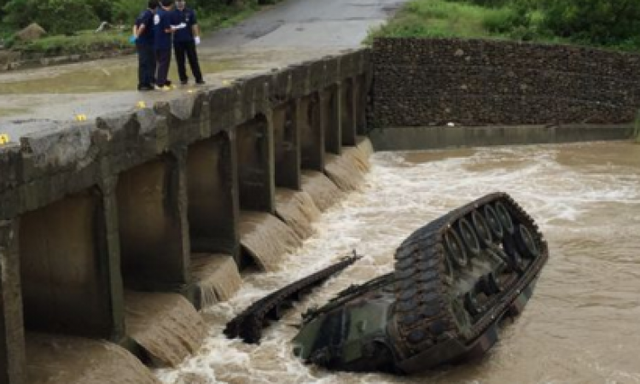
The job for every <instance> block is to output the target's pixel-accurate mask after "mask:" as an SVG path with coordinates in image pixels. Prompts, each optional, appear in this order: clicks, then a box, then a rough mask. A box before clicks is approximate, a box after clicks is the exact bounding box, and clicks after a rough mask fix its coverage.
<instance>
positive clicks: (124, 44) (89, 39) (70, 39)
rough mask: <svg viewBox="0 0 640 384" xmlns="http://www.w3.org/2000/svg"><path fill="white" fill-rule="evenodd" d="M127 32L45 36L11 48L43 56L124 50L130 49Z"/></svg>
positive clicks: (18, 43) (83, 32)
mask: <svg viewBox="0 0 640 384" xmlns="http://www.w3.org/2000/svg"><path fill="white" fill-rule="evenodd" d="M128 32H129V31H128V30H127V31H109V32H105V33H94V32H93V31H82V32H79V33H78V34H77V35H74V36H64V35H59V36H47V37H43V38H42V39H38V40H34V41H31V42H28V43H20V42H16V43H15V44H14V46H13V47H12V48H13V49H15V50H20V51H23V52H25V53H41V54H44V55H45V56H57V55H70V54H79V53H86V52H92V51H100V50H117V49H126V48H132V46H131V45H130V44H129V42H128V36H129V33H128Z"/></svg>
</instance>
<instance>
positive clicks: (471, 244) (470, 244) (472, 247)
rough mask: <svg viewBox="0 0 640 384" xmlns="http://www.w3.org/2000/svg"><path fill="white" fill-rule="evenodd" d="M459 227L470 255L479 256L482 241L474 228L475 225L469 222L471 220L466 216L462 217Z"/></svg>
mask: <svg viewBox="0 0 640 384" xmlns="http://www.w3.org/2000/svg"><path fill="white" fill-rule="evenodd" d="M458 228H459V230H460V235H461V237H462V240H463V241H464V244H465V245H466V246H467V251H468V252H469V256H478V255H479V254H480V242H479V241H478V236H477V235H476V232H475V231H474V230H473V227H472V226H471V224H469V221H468V220H467V219H464V218H462V219H460V221H458Z"/></svg>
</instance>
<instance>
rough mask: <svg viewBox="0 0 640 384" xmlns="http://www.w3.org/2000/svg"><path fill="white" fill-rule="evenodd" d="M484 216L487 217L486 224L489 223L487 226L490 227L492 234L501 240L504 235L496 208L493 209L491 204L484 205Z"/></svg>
mask: <svg viewBox="0 0 640 384" xmlns="http://www.w3.org/2000/svg"><path fill="white" fill-rule="evenodd" d="M484 217H485V219H487V224H488V225H489V228H491V233H493V236H495V237H496V239H498V240H501V239H502V237H503V236H504V229H503V228H502V224H501V223H500V219H499V218H498V214H497V213H496V210H495V209H493V207H492V206H491V204H487V205H485V206H484Z"/></svg>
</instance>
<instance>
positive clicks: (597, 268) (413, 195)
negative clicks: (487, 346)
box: [157, 143, 640, 384]
mask: <svg viewBox="0 0 640 384" xmlns="http://www.w3.org/2000/svg"><path fill="white" fill-rule="evenodd" d="M371 160H372V161H371V162H372V169H371V172H370V174H369V175H367V176H366V178H365V184H364V187H363V188H362V189H361V191H358V192H355V193H352V194H350V195H349V196H348V197H347V198H346V199H345V200H344V201H343V202H342V204H341V208H340V209H332V210H329V211H328V213H326V214H325V215H323V216H322V217H321V218H320V219H319V220H318V221H317V222H316V224H315V229H316V233H315V234H314V235H313V236H312V237H311V238H310V239H308V240H307V241H306V242H305V245H304V247H302V248H300V249H299V250H297V251H295V252H293V253H292V254H290V255H287V256H285V257H284V258H283V262H282V268H280V269H279V270H276V271H273V272H268V273H260V274H248V275H246V276H245V278H244V282H243V286H242V288H241V290H240V291H239V292H238V293H237V294H236V295H235V296H234V297H233V298H232V299H231V300H230V301H229V302H227V303H222V304H218V305H215V306H213V307H212V308H210V309H208V310H206V312H205V314H204V315H205V318H206V321H207V325H208V327H209V331H210V336H209V337H207V338H206V339H205V342H204V345H203V347H202V348H201V349H200V350H199V352H198V353H196V355H194V356H193V357H191V358H189V359H187V360H186V361H185V362H184V363H183V364H181V365H180V367H179V368H178V369H174V370H170V369H165V370H159V371H157V374H158V377H159V378H160V379H161V380H162V381H163V382H164V383H182V384H186V383H198V384H204V383H207V384H210V383H222V382H232V383H292V384H293V383H306V382H321V383H424V382H429V383H442V384H444V383H454V384H457V383H460V384H462V383H483V384H485V383H522V384H529V383H576V384H578V383H639V382H640V364H638V355H640V323H639V322H638V318H640V294H639V293H640V256H639V255H638V249H640V236H638V228H640V146H635V145H633V144H629V143H589V144H572V145H549V146H523V147H494V148H481V149H456V150H442V151H429V152H412V153H377V154H375V155H374V156H373V157H372V159H371ZM497 190H502V191H505V192H508V193H510V194H511V195H512V196H513V197H514V198H515V199H516V200H517V201H518V202H519V203H521V205H522V206H523V207H524V208H525V209H526V210H527V211H529V212H530V213H531V214H532V216H533V217H534V219H535V220H536V221H537V222H538V224H540V226H541V230H542V232H543V233H544V234H545V235H546V237H547V239H548V241H549V248H550V255H551V258H550V262H549V264H548V265H547V267H546V268H545V269H544V270H543V273H542V276H541V278H540V280H539V282H538V284H537V288H536V291H535V293H534V296H533V298H532V300H531V301H530V303H529V304H528V306H527V307H526V308H525V310H524V313H523V314H522V315H521V317H520V318H518V319H517V320H516V322H515V323H514V324H511V325H510V326H508V327H507V328H506V330H505V332H503V333H502V339H501V341H500V342H499V343H498V345H496V347H495V348H494V349H493V350H492V351H491V353H490V354H489V355H488V356H486V357H485V358H483V359H481V360H479V361H477V362H474V363H471V364H467V365H463V366H459V367H449V368H443V369H442V370H438V371H435V372H429V373H425V374H423V375H421V376H414V377H394V376H389V375H381V374H353V373H341V372H330V371H327V370H324V369H319V368H316V367H313V366H305V365H304V364H302V363H301V362H300V361H298V360H297V359H296V358H295V357H293V355H292V353H291V344H290V340H291V339H292V338H293V336H294V335H295V334H296V328H295V326H294V325H296V324H298V323H299V320H300V314H301V313H302V312H304V311H305V310H306V308H308V307H309V306H311V305H321V304H323V303H325V302H326V301H327V300H328V299H329V298H331V297H332V296H333V295H334V294H335V293H336V292H338V291H340V290H342V289H344V288H346V287H348V286H349V285H351V284H353V283H358V282H364V281H367V280H369V279H371V278H373V277H375V276H378V275H380V274H382V273H385V272H388V271H391V270H392V269H393V252H394V250H395V248H396V247H397V245H398V244H399V243H400V242H401V241H402V240H403V239H404V238H406V237H407V236H408V235H409V234H410V233H411V232H412V231H413V230H415V229H416V228H417V227H419V226H421V225H423V224H425V223H426V222H428V221H431V220H433V219H435V218H437V217H439V216H440V215H442V214H444V213H446V212H447V211H449V210H451V209H453V208H455V207H457V206H459V205H461V204H464V203H466V202H468V201H470V200H472V199H474V198H476V197H478V196H480V195H483V194H486V193H489V192H494V191H497ZM353 248H357V249H358V251H359V252H360V253H361V254H363V255H365V257H364V258H363V259H362V260H360V261H359V262H358V263H356V264H355V265H354V266H352V267H351V268H349V269H347V270H346V271H344V272H343V273H342V274H340V275H339V276H338V277H336V278H333V279H332V280H330V281H329V282H328V283H327V284H325V285H323V286H322V287H320V288H318V289H316V290H315V291H314V292H313V293H312V295H310V296H309V297H308V298H307V299H305V300H304V301H303V302H300V303H298V304H296V306H295V308H294V309H293V310H292V311H291V312H290V313H288V314H287V315H286V317H285V318H284V319H283V320H282V321H280V322H279V323H277V324H274V325H272V326H271V327H269V328H267V330H266V331H265V332H264V336H263V340H262V342H261V344H260V345H246V344H244V343H242V342H241V341H239V340H227V339H226V338H225V337H224V336H223V335H222V329H223V328H224V324H225V323H226V321H228V320H230V319H231V318H232V317H233V316H234V315H235V314H237V313H239V312H241V311H242V310H243V309H244V308H246V307H247V306H249V305H250V304H251V303H252V302H253V301H255V300H256V299H259V298H260V297H262V296H263V295H265V294H267V293H269V292H271V291H272V290H274V289H277V288H280V287H282V286H283V285H285V284H287V283H288V282H291V281H294V280H296V279H298V278H300V277H302V276H304V275H306V274H309V273H311V272H313V271H315V270H318V269H319V268H321V267H323V266H326V265H328V264H330V263H332V262H334V261H336V260H337V258H339V257H340V256H342V255H344V254H346V253H349V252H350V251H351V249H353Z"/></svg>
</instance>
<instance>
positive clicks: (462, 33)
mask: <svg viewBox="0 0 640 384" xmlns="http://www.w3.org/2000/svg"><path fill="white" fill-rule="evenodd" d="M498 12H500V11H499V10H494V9H488V8H483V7H479V6H475V5H471V4H465V3H453V2H447V1H444V0H427V1H424V0H418V1H411V2H409V3H407V4H406V5H405V6H404V7H403V8H402V9H401V10H400V11H398V13H397V14H396V16H395V17H394V18H393V19H391V20H390V21H389V22H388V23H386V24H384V25H383V26H381V27H380V28H378V29H375V30H373V31H371V33H370V34H369V38H368V41H369V42H370V41H372V39H373V38H375V37H489V36H490V33H489V31H488V29H487V28H486V27H485V25H484V20H485V19H487V18H491V17H496V15H497V13H498Z"/></svg>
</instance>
